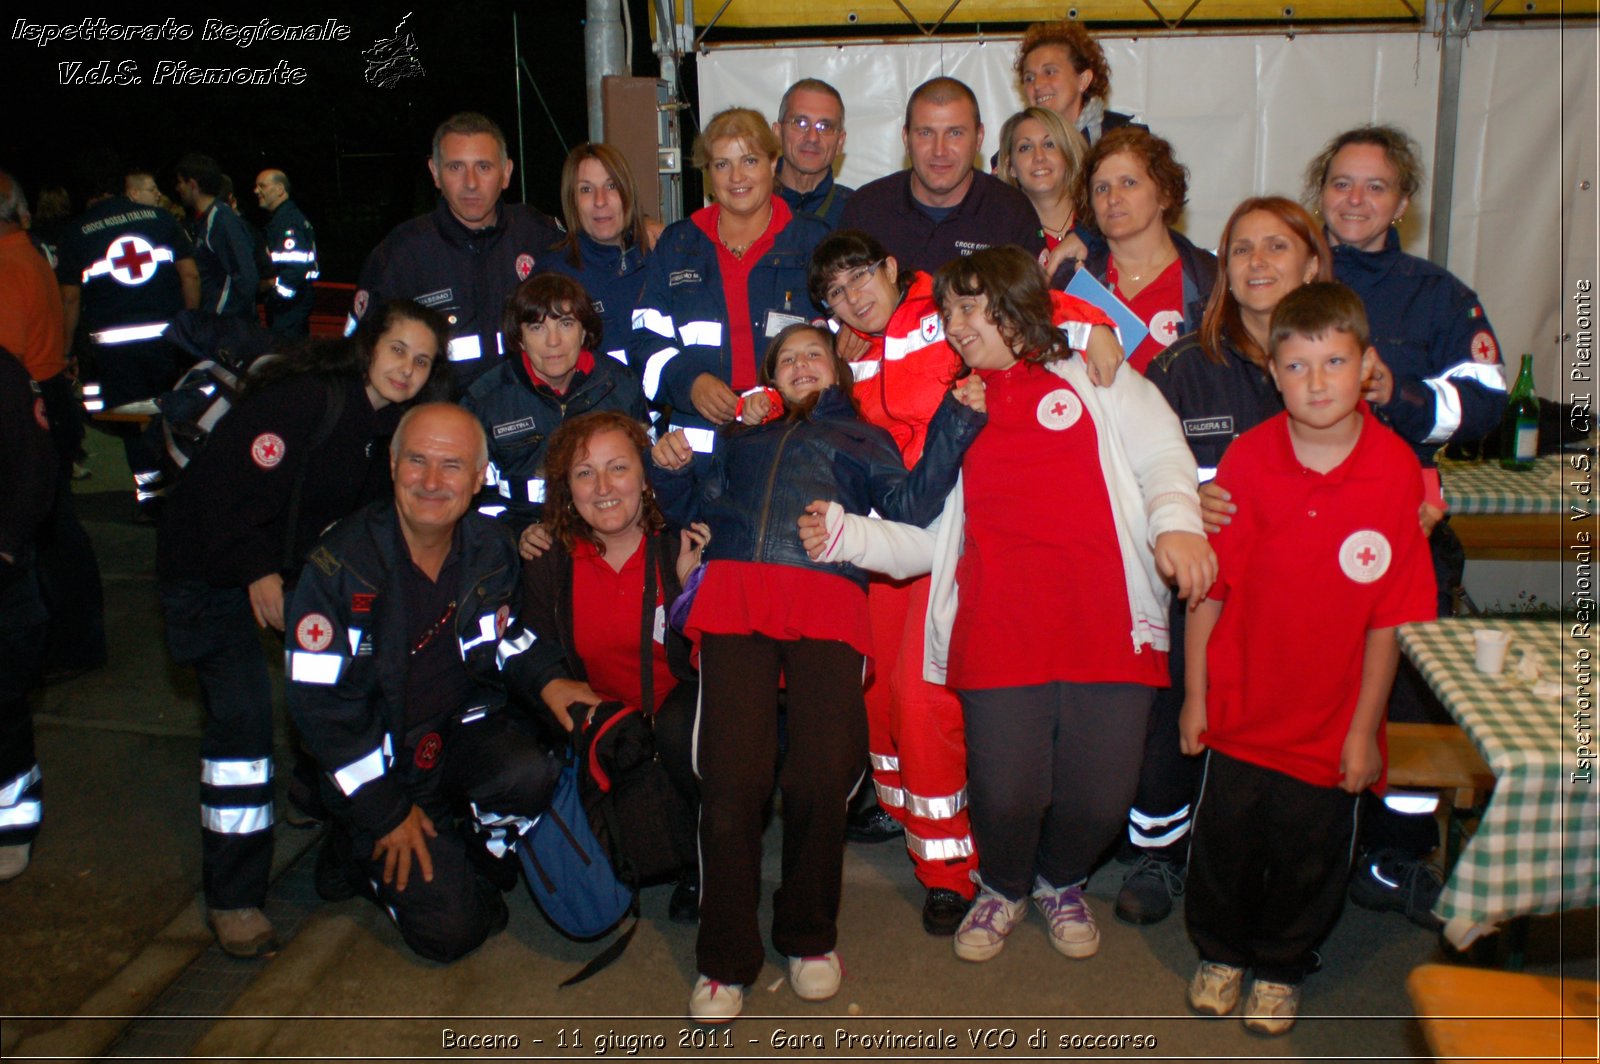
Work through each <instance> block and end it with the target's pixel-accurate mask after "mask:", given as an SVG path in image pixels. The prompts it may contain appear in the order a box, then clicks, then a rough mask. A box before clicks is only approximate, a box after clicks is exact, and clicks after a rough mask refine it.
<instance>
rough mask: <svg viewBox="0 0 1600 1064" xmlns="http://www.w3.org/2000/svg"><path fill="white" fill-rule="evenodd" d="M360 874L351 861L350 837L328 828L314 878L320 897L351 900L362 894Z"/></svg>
mask: <svg viewBox="0 0 1600 1064" xmlns="http://www.w3.org/2000/svg"><path fill="white" fill-rule="evenodd" d="M358 875H359V873H358V871H357V870H356V868H355V862H354V861H352V860H351V858H350V837H349V836H348V835H346V834H345V833H344V832H343V831H342V830H340V829H339V827H338V826H336V825H331V824H330V825H329V826H328V830H327V832H326V834H324V835H323V837H322V846H321V848H319V849H318V850H317V863H316V865H315V867H314V868H313V869H312V873H311V879H312V883H313V885H314V886H315V887H316V891H317V897H319V898H321V899H322V900H323V901H349V900H350V899H351V898H353V897H355V896H356V895H357V894H361V893H369V892H370V890H369V891H362V890H361V889H360V888H359V887H358V886H357V885H356V884H357V882H358V880H357V878H356V877H357V876H358Z"/></svg>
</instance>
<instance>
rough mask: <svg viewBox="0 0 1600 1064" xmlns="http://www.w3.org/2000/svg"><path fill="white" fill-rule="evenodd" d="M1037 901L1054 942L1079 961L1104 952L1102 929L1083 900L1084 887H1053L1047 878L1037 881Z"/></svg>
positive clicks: (1035, 899) (1062, 950)
mask: <svg viewBox="0 0 1600 1064" xmlns="http://www.w3.org/2000/svg"><path fill="white" fill-rule="evenodd" d="M1033 901H1034V904H1035V905H1037V906H1038V907H1039V911H1040V912H1041V913H1043V914H1044V918H1045V921H1046V922H1047V923H1048V924H1049V925H1050V944H1051V945H1052V946H1054V947H1055V948H1056V952H1057V953H1060V954H1063V955H1064V956H1067V957H1072V958H1073V959H1075V960H1082V959H1083V958H1085V957H1093V956H1094V955H1095V954H1096V953H1098V952H1099V951H1100V929H1099V928H1098V927H1096V926H1095V925H1094V913H1092V912H1090V911H1089V903H1088V902H1086V901H1084V900H1083V887H1082V886H1081V885H1079V886H1075V887H1052V886H1051V885H1050V884H1048V883H1046V882H1045V881H1044V880H1043V879H1039V880H1035V881H1034V884H1033Z"/></svg>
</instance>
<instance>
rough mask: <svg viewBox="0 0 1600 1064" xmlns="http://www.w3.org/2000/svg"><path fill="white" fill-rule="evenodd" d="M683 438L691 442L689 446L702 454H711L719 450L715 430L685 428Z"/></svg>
mask: <svg viewBox="0 0 1600 1064" xmlns="http://www.w3.org/2000/svg"><path fill="white" fill-rule="evenodd" d="M683 436H684V438H685V439H687V440H688V441H689V446H690V447H691V448H693V449H694V450H695V451H697V452H699V453H700V454H710V453H711V452H712V451H714V450H716V448H717V432H716V430H715V429H696V428H685V429H684V430H683Z"/></svg>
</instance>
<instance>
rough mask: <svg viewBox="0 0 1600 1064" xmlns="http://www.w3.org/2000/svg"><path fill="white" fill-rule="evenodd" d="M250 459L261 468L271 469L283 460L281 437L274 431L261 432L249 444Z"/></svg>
mask: <svg viewBox="0 0 1600 1064" xmlns="http://www.w3.org/2000/svg"><path fill="white" fill-rule="evenodd" d="M250 460H251V461H252V462H254V463H255V464H256V465H258V466H260V467H261V468H262V469H272V468H273V467H274V466H276V465H277V464H278V463H279V462H281V461H283V437H282V436H279V435H278V434H277V433H275V432H263V433H262V434H261V435H259V436H257V437H256V438H255V442H254V443H252V444H250Z"/></svg>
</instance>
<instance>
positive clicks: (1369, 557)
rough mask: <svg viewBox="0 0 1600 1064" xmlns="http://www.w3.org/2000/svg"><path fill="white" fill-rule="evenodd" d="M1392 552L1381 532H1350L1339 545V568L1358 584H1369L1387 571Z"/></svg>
mask: <svg viewBox="0 0 1600 1064" xmlns="http://www.w3.org/2000/svg"><path fill="white" fill-rule="evenodd" d="M1393 558H1394V551H1392V550H1390V549H1389V541H1388V540H1387V539H1385V538H1384V535H1383V533H1382V532H1375V531H1373V530H1372V529H1370V528H1366V529H1362V530H1361V531H1360V532H1352V533H1350V535H1348V536H1346V537H1345V541H1344V542H1343V543H1341V544H1339V568H1340V569H1341V570H1343V571H1344V575H1345V576H1348V577H1349V578H1350V579H1352V580H1354V581H1355V582H1356V583H1358V584H1370V583H1372V582H1373V581H1374V580H1377V579H1379V578H1380V577H1382V576H1383V574H1384V573H1386V572H1388V571H1389V562H1390V561H1392V560H1393Z"/></svg>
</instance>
